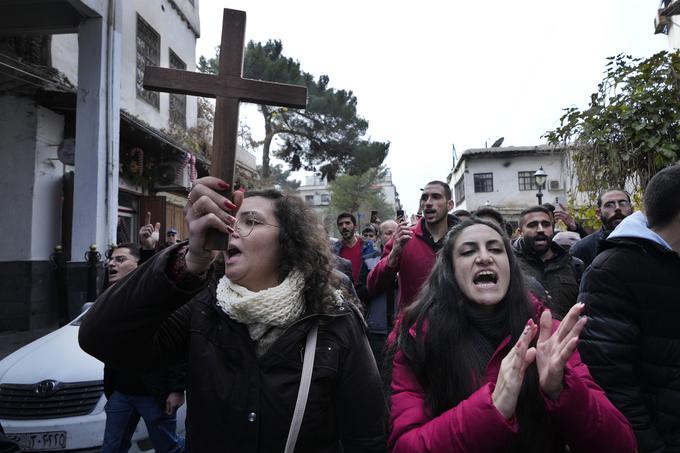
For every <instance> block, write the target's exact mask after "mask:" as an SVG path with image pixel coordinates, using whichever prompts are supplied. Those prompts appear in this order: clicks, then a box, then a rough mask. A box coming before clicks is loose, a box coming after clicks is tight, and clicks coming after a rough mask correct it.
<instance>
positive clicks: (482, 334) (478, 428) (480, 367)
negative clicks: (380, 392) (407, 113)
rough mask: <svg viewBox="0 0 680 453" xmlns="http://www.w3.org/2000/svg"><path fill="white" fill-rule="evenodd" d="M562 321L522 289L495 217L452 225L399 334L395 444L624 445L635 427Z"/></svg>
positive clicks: (429, 447)
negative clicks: (599, 381) (606, 392)
mask: <svg viewBox="0 0 680 453" xmlns="http://www.w3.org/2000/svg"><path fill="white" fill-rule="evenodd" d="M582 310H583V305H582V304H576V305H575V306H574V307H573V308H572V309H571V310H570V311H569V313H568V314H567V316H565V318H564V320H563V321H562V322H561V323H559V322H557V321H555V320H553V319H552V318H551V315H550V311H549V310H547V309H543V307H542V306H540V304H539V303H538V301H537V300H536V299H535V298H533V296H531V295H530V293H528V292H527V290H526V289H525V286H524V283H523V278H522V274H521V271H520V269H519V266H518V264H517V262H516V260H515V258H514V256H513V254H512V252H511V248H510V243H509V241H508V239H507V237H506V236H505V235H504V234H503V233H502V232H501V230H500V228H499V227H498V226H496V225H495V224H493V223H492V222H488V221H485V220H481V219H477V218H472V219H470V220H466V221H464V222H463V223H461V224H459V225H457V226H456V227H454V228H453V229H452V230H451V231H450V232H449V234H448V236H447V238H446V241H445V244H444V247H443V249H442V250H441V252H440V253H439V256H438V257H437V261H436V264H435V266H434V268H433V269H432V273H431V274H430V277H429V279H428V281H427V282H426V283H425V285H424V286H423V289H422V290H421V293H420V296H419V298H418V300H417V302H416V303H414V304H413V305H412V306H411V307H409V308H408V309H407V310H406V312H405V313H404V316H403V319H402V321H401V324H400V326H399V327H398V335H397V338H396V341H395V342H394V343H393V344H392V346H391V350H390V354H391V358H392V359H393V360H392V373H391V376H392V377H391V386H390V387H391V388H390V392H391V395H390V408H391V414H390V422H391V435H390V438H389V446H390V450H391V451H392V452H399V453H401V452H409V453H412V452H463V451H466V452H475V453H476V452H493V451H499V452H500V451H503V452H505V451H516V452H527V451H533V452H558V451H561V452H563V451H567V450H566V448H567V446H568V448H569V450H568V451H571V452H585V451H593V452H599V453H601V452H604V451H616V452H628V451H631V452H632V451H634V449H635V438H634V437H633V434H632V431H631V427H630V425H629V424H628V422H627V421H626V419H625V418H624V417H623V416H622V415H621V413H619V412H618V411H617V410H616V409H615V408H614V406H613V405H612V404H611V403H610V402H609V401H608V400H607V398H606V397H605V395H604V393H603V391H602V389H600V388H599V387H598V386H597V384H595V382H594V381H593V379H592V378H591V376H590V374H589V372H588V369H587V368H586V366H585V365H583V364H582V363H581V360H580V358H579V355H578V352H577V350H576V344H577V342H578V336H579V334H580V333H581V330H582V329H583V326H584V325H585V322H586V318H584V317H580V314H581V312H582Z"/></svg>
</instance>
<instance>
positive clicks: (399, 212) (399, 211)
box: [397, 209, 404, 220]
mask: <svg viewBox="0 0 680 453" xmlns="http://www.w3.org/2000/svg"><path fill="white" fill-rule="evenodd" d="M403 218H404V210H403V209H397V220H401V219H403Z"/></svg>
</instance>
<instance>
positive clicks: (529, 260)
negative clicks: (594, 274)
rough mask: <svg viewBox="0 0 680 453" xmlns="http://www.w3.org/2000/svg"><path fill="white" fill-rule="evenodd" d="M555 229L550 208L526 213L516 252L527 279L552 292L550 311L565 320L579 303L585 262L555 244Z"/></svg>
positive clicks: (516, 243)
mask: <svg viewBox="0 0 680 453" xmlns="http://www.w3.org/2000/svg"><path fill="white" fill-rule="evenodd" d="M553 226H554V222H553V217H552V214H551V213H550V211H549V210H548V208H546V207H544V206H532V207H530V208H527V209H525V210H524V211H522V212H521V213H520V215H519V231H520V234H521V237H520V238H519V239H517V241H515V244H514V250H513V251H514V252H515V256H516V257H517V261H518V262H519V265H520V267H521V268H522V271H523V272H524V274H525V276H526V277H533V278H535V279H536V280H537V281H538V282H539V283H540V284H541V285H543V288H545V289H546V290H547V291H548V293H549V294H550V297H549V298H548V300H547V305H548V308H550V310H552V312H553V315H554V316H555V317H556V318H558V319H562V318H563V317H564V315H566V314H567V312H568V311H569V309H570V308H571V307H572V305H574V304H575V303H576V297H577V296H578V285H579V282H580V281H581V274H582V273H583V262H582V261H581V260H579V259H578V258H574V257H572V256H571V255H569V253H567V252H566V251H565V250H564V249H563V248H562V247H560V246H559V245H558V244H557V243H555V242H553V240H552V238H553V236H554V230H553Z"/></svg>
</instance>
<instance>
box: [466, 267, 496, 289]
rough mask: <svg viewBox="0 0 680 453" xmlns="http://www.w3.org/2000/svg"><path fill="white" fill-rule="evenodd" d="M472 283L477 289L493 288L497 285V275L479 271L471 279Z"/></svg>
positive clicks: (491, 272)
mask: <svg viewBox="0 0 680 453" xmlns="http://www.w3.org/2000/svg"><path fill="white" fill-rule="evenodd" d="M472 283H473V284H474V285H475V286H476V287H478V288H490V287H495V286H496V284H497V283H498V274H497V273H496V272H495V271H492V270H488V269H485V270H481V271H479V272H477V273H476V274H475V275H474V277H473V278H472Z"/></svg>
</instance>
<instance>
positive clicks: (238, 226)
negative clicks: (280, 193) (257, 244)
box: [234, 214, 281, 238]
mask: <svg viewBox="0 0 680 453" xmlns="http://www.w3.org/2000/svg"><path fill="white" fill-rule="evenodd" d="M255 225H267V226H271V227H274V228H281V227H280V226H279V225H272V224H271V223H267V222H263V221H262V220H259V219H257V218H255V216H254V215H253V214H247V215H245V216H244V217H240V218H238V219H236V222H235V223H234V230H235V231H236V232H237V233H238V235H239V236H241V237H242V238H247V237H248V236H250V233H252V232H253V230H254V229H255Z"/></svg>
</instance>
